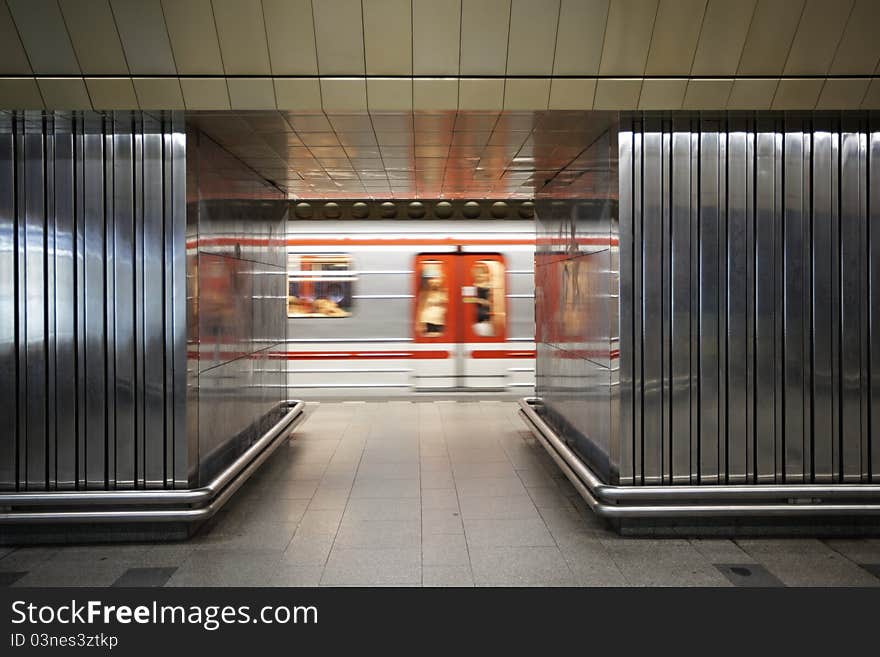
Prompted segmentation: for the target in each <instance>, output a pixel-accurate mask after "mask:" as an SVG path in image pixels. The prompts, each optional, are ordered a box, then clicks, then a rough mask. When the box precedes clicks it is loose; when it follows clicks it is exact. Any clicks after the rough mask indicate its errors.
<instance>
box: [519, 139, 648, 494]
mask: <svg viewBox="0 0 880 657" xmlns="http://www.w3.org/2000/svg"><path fill="white" fill-rule="evenodd" d="M633 156H634V147H633V130H632V124H631V123H626V124H622V125H621V127H620V132H619V134H618V163H619V169H618V170H619V189H620V204H619V208H618V213H619V215H618V216H619V222H620V223H619V230H620V238H619V260H618V262H619V269H618V271H619V272H620V278H619V290H620V299H634V298H635V297H634V296H633V286H632V281H633V274H632V272H633V240H632V235H633V197H634V190H633V159H634V157H633ZM535 292H536V298H537V297H538V293H539V292H540V290H536V291H535ZM618 308H619V310H620V316H619V317H620V319H619V325H618V326H619V329H618V331H619V335H620V360H619V372H618V378H619V390H618V399H619V402H620V404H619V408H620V423H619V433H618V441H619V454H620V464H619V480H618V483H619V484H621V485H628V484H633V483H635V479H634V475H633V441H634V439H635V437H634V434H633V423H634V413H633V407H634V404H635V396H634V394H633V352H634V349H635V346H634V341H633V304H631V303H618ZM540 310H541V309H540V308H538V307H536V309H535V311H536V312H535V315H536V319H537V318H539V317H540ZM538 347H539V349H540V343H539V345H538ZM544 362H545V361H544V359H542V358H537V360H536V362H535V367H536V374H537V370H538V368H539V367H542V366H543V363H544ZM536 380H537V376H536ZM536 385H537V384H536ZM538 388H540V385H539V386H538Z"/></svg>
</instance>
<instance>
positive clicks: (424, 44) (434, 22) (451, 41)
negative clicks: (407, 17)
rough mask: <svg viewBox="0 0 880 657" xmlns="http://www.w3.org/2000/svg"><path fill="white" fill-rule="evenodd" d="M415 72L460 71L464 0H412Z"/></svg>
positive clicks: (448, 73) (431, 73) (456, 72)
mask: <svg viewBox="0 0 880 657" xmlns="http://www.w3.org/2000/svg"><path fill="white" fill-rule="evenodd" d="M412 21H413V44H412V45H413V53H412V60H413V74H414V75H440V76H442V75H458V56H459V38H460V34H461V0H412Z"/></svg>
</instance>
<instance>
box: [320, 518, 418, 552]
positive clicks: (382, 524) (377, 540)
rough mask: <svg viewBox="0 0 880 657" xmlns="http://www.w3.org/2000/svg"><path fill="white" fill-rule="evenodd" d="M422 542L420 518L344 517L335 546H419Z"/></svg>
mask: <svg viewBox="0 0 880 657" xmlns="http://www.w3.org/2000/svg"><path fill="white" fill-rule="evenodd" d="M421 543H422V531H421V523H420V521H418V520H349V519H345V518H343V520H342V523H341V524H340V525H339V532H338V533H337V534H336V542H335V544H334V547H339V548H410V547H412V548H418V547H419V546H420V545H421Z"/></svg>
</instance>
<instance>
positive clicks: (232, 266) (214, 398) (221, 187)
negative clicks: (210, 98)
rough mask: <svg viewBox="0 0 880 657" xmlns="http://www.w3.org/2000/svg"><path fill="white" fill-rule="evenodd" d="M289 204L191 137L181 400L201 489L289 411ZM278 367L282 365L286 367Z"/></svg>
mask: <svg viewBox="0 0 880 657" xmlns="http://www.w3.org/2000/svg"><path fill="white" fill-rule="evenodd" d="M287 206H288V204H287V201H286V197H285V195H284V194H282V193H281V192H279V191H278V189H277V188H275V187H273V186H272V185H270V184H268V183H267V182H266V181H264V180H263V179H262V178H260V177H259V176H257V175H256V174H255V173H254V172H253V171H251V170H250V169H248V168H247V167H246V166H245V165H244V164H242V163H241V162H240V161H239V160H238V159H236V158H235V157H233V156H232V155H231V154H230V153H229V152H228V151H226V150H224V149H223V148H222V147H220V146H219V145H218V144H216V143H215V142H214V141H212V140H211V139H210V138H209V137H207V136H206V135H204V133H202V132H200V131H199V130H198V129H196V128H193V127H191V128H189V129H188V131H187V225H186V230H187V235H186V242H187V249H186V259H187V326H188V329H189V330H188V335H187V342H188V360H187V397H188V408H189V415H188V422H189V434H190V436H191V437H194V439H192V440H191V442H190V450H191V456H190V458H191V460H192V462H195V463H198V472H197V474H196V475H195V477H194V478H195V479H197V480H198V482H199V483H200V484H202V485H204V484H206V483H207V482H208V481H210V480H211V479H212V478H213V477H214V476H215V475H216V474H217V473H218V472H219V471H220V470H222V469H223V468H224V467H225V466H227V465H228V464H229V463H231V462H232V461H233V460H234V459H235V458H236V457H237V456H238V455H239V454H241V453H242V452H243V451H244V450H245V449H246V448H247V447H249V446H250V445H251V444H253V442H254V441H255V440H256V439H257V438H259V436H260V435H262V434H263V433H264V432H265V431H267V430H268V429H269V428H270V427H271V426H272V425H273V424H274V423H275V422H277V421H278V419H279V418H280V416H281V415H283V413H284V412H285V411H286V410H287V409H284V410H281V408H280V407H279V404H280V403H281V402H283V401H284V400H286V399H287V380H286V375H285V373H284V370H283V369H282V368H280V367H279V366H278V361H277V360H274V359H273V353H274V352H276V351H284V350H286V348H287V345H286V340H287V247H286V240H285V238H286V221H287ZM282 364H284V363H282Z"/></svg>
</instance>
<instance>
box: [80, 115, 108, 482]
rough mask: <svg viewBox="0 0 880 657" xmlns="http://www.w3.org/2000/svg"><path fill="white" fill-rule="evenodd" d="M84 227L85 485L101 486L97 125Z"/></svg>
mask: <svg viewBox="0 0 880 657" xmlns="http://www.w3.org/2000/svg"><path fill="white" fill-rule="evenodd" d="M83 141H84V144H83V149H84V151H83V178H82V180H83V183H82V184H83V218H82V219H83V227H84V244H83V249H84V258H85V263H84V264H85V272H84V276H85V279H84V285H83V298H84V301H85V308H84V312H85V326H84V330H85V350H84V351H85V352H84V354H83V368H84V370H85V382H84V385H85V408H84V409H83V413H84V414H85V427H84V431H85V433H84V435H83V439H84V441H85V460H86V486H87V487H88V488H98V489H102V488H104V486H105V481H106V458H105V456H106V454H105V450H106V423H107V417H106V414H107V404H106V402H107V391H106V384H107V381H106V374H105V372H106V342H105V339H106V336H105V316H104V315H105V306H104V294H105V276H106V271H105V268H104V262H105V244H104V238H105V234H104V231H105V221H106V220H105V216H104V136H103V134H102V133H101V132H97V131H96V130H95V128H94V127H90V128H87V133H86V134H85V135H84V136H83Z"/></svg>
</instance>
